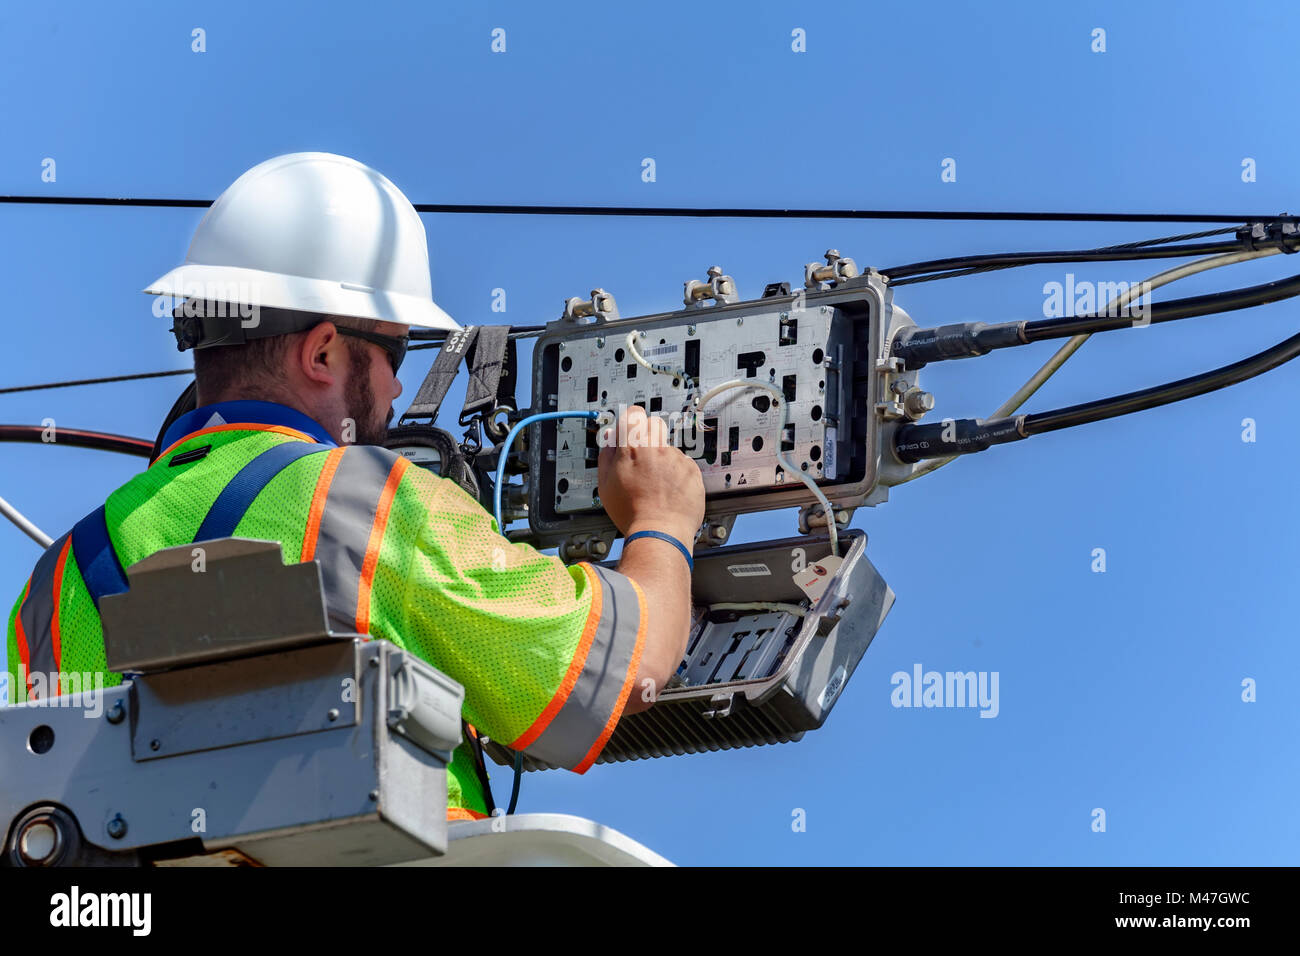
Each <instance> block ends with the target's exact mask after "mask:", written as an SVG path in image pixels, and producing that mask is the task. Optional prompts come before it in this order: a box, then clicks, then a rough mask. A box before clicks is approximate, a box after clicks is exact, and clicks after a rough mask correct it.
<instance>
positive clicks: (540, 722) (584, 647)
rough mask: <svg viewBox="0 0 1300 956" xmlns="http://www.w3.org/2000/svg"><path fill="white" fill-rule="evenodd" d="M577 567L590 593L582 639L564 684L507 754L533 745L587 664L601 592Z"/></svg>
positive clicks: (585, 569)
mask: <svg viewBox="0 0 1300 956" xmlns="http://www.w3.org/2000/svg"><path fill="white" fill-rule="evenodd" d="M578 567H580V568H582V571H583V573H584V574H585V575H586V576H587V587H588V588H589V589H590V590H591V611H590V612H588V614H587V624H586V626H585V627H583V629H582V637H581V638H580V639H579V641H578V649H577V650H576V651H574V653H573V660H571V661H570V662H569V669H568V671H567V672H565V675H564V680H562V681H561V682H560V687H559V690H557V691H556V692H555V696H554V697H552V698H551V702H550V703H549V704H547V705H546V707H545V708H544V709H543V710H542V712H541V713H540V714H538V715H537V719H536V720H534V721H533V725H532V726H531V727H529V728H528V729H527V730H525V731H524V732H523V733H522V734H520V736H519V738H518V739H517V740H516V741H515V742H514V743H512V744H511V745H510V749H511V750H524V749H526V748H527V747H529V746H530V745H531V744H533V743H534V742H536V740H537V738H538V737H540V736H541V735H542V731H544V730H545V729H546V727H547V725H549V724H550V722H551V721H552V720H554V719H555V715H556V714H558V713H559V712H560V710H561V708H563V707H564V704H565V702H566V701H568V699H569V694H571V693H572V692H573V688H574V687H575V686H577V683H578V677H579V676H581V674H582V669H583V667H585V666H586V664H587V654H588V653H589V652H590V651H591V641H592V638H594V637H595V636H596V625H597V624H599V623H600V613H601V602H602V597H601V592H602V591H603V590H604V585H602V584H601V583H600V579H599V578H597V577H596V572H595V571H593V570H591V566H590V565H588V564H587V563H586V562H585V561H584V562H582V563H580V564H579V565H578Z"/></svg>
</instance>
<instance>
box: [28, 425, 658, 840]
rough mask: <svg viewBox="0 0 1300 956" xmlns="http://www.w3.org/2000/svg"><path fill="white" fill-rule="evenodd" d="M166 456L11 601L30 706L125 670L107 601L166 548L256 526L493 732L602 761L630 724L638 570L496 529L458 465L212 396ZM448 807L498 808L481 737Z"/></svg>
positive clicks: (459, 764) (332, 608)
mask: <svg viewBox="0 0 1300 956" xmlns="http://www.w3.org/2000/svg"><path fill="white" fill-rule="evenodd" d="M165 442H170V444H169V445H168V446H167V447H166V449H165V450H164V451H163V453H162V454H161V455H160V456H159V458H158V459H157V461H155V462H154V463H153V464H152V465H151V466H150V467H149V469H148V470H147V471H145V472H143V473H142V474H140V475H137V476H136V477H135V478H133V479H131V481H129V482H127V483H126V484H125V485H123V486H122V487H121V488H119V489H117V490H116V491H115V492H113V493H112V494H111V495H109V497H108V500H107V501H106V502H105V504H104V506H103V507H102V508H100V509H97V510H96V511H95V512H93V513H92V514H90V515H88V516H87V517H86V518H85V519H83V520H82V521H81V522H78V524H77V525H76V526H75V527H74V528H73V529H72V530H71V531H69V532H67V533H66V534H64V535H62V536H61V537H60V538H58V539H57V540H56V541H55V542H54V543H53V544H52V545H51V546H50V547H49V548H48V549H47V550H46V552H45V554H44V555H43V556H42V557H41V559H40V560H39V561H38V562H37V564H36V568H35V569H34V570H33V572H32V575H31V577H30V578H29V579H28V581H27V583H26V585H24V587H23V589H22V593H21V594H20V595H19V597H18V601H17V603H15V605H14V607H13V611H12V612H11V613H10V615H9V627H8V634H7V644H6V650H7V662H8V664H7V677H8V686H9V698H10V702H11V703H18V702H21V701H23V700H27V699H28V698H29V697H30V698H38V697H45V696H52V695H55V694H58V693H60V692H66V691H67V690H68V688H69V687H70V686H73V685H72V684H71V681H72V680H73V678H72V676H71V675H74V674H75V675H78V676H77V679H83V678H82V675H89V674H95V673H100V674H102V675H103V680H104V683H105V685H106V686H114V685H116V684H118V683H120V682H121V679H122V677H121V675H120V674H116V673H113V672H111V671H109V670H108V669H107V665H106V663H105V656H104V642H103V632H102V629H101V626H100V620H99V612H98V610H97V608H98V600H99V598H100V597H101V596H103V595H104V594H108V593H116V592H119V591H122V590H125V587H126V583H125V577H124V575H123V571H122V569H123V568H129V567H130V566H131V565H133V564H135V563H136V562H137V561H140V560H142V559H143V558H145V557H148V556H149V555H150V554H152V553H154V552H155V551H158V550H160V549H162V548H168V547H175V546H177V545H181V544H187V543H190V542H193V541H196V540H211V539H212V538H216V537H225V536H228V535H232V534H233V535H234V536H237V537H246V538H259V539H263V540H274V541H279V542H280V543H281V547H282V549H283V553H284V560H285V562H286V563H296V562H299V561H310V560H316V561H318V562H319V563H320V565H321V577H322V581H323V583H324V586H325V602H326V607H327V609H328V611H329V620H330V627H331V628H332V629H333V630H334V631H336V632H355V633H358V634H362V635H368V636H370V637H373V638H384V639H386V640H390V641H393V642H394V643H395V644H397V645H398V646H400V647H402V648H403V649H404V650H407V651H409V652H411V653H413V654H416V655H417V656H419V657H421V658H423V659H424V660H426V661H428V662H429V663H430V664H432V665H433V666H434V667H437V668H438V669H439V670H441V671H443V672H444V673H446V674H447V675H449V676H450V677H452V678H453V679H454V680H456V681H459V682H460V683H461V684H462V685H464V687H465V709H464V716H465V718H466V720H467V721H468V722H469V723H470V725H471V726H472V728H473V729H474V731H475V732H476V733H478V734H481V735H486V736H491V737H492V738H493V739H495V740H498V741H500V742H501V743H503V744H506V745H507V746H509V747H511V748H512V749H515V750H523V751H525V752H526V753H527V754H529V755H530V756H532V757H536V758H538V759H540V760H544V761H546V762H547V763H551V764H554V765H556V766H561V767H567V768H569V769H572V770H574V771H576V772H578V773H584V772H586V770H587V769H588V768H589V767H590V766H591V765H592V764H593V763H594V762H595V760H596V758H597V757H598V756H599V755H600V751H601V749H602V748H603V747H604V746H605V743H606V741H607V740H608V739H609V737H610V735H611V734H612V733H613V731H614V727H615V725H616V723H617V722H618V718H619V716H620V715H621V714H622V711H623V707H624V705H625V704H626V703H627V699H628V695H629V693H630V691H631V688H632V683H633V679H634V677H635V675H636V671H637V665H638V663H639V661H640V657H641V650H642V645H643V643H644V639H645V618H646V609H645V602H644V596H643V595H642V593H641V591H640V589H639V588H638V587H637V586H636V584H635V583H634V582H632V581H631V580H630V579H628V578H626V577H624V576H623V575H620V574H618V573H617V572H614V571H610V570H608V569H605V568H600V567H595V566H592V565H589V564H578V565H574V566H572V567H566V566H564V565H563V564H562V563H561V562H560V561H559V560H558V559H557V558H554V557H551V556H548V555H544V554H541V553H540V552H538V551H536V550H534V549H533V548H531V547H529V546H528V545H523V544H513V543H511V542H510V541H508V540H506V539H505V538H504V537H502V536H501V535H500V534H498V533H497V531H498V529H497V527H496V523H495V521H494V520H493V519H492V517H491V516H490V515H489V514H488V513H487V512H486V511H485V510H484V509H483V508H482V507H481V506H480V505H479V503H478V502H477V501H475V500H474V499H473V498H472V497H470V496H469V495H468V494H466V493H465V492H464V491H463V490H462V489H461V488H460V487H459V486H458V485H456V484H455V483H454V482H450V481H446V480H444V479H442V478H439V477H437V476H435V475H433V474H431V473H429V472H427V471H425V470H424V469H422V468H420V467H418V466H414V465H412V464H411V463H410V462H409V461H408V460H407V459H405V458H403V457H401V456H400V455H398V454H396V453H395V452H391V451H388V450H387V449H383V448H378V447H374V446H368V445H356V446H344V447H339V446H336V445H335V444H334V442H333V440H332V439H331V438H330V437H329V435H328V433H327V432H326V431H325V430H324V429H323V428H322V427H321V426H320V425H319V424H318V423H316V422H314V421H312V420H311V419H310V418H308V417H307V416H305V415H302V414H301V413H299V412H297V411H295V410H293V409H290V408H286V407H285V406H281V405H274V404H271V403H266V402H253V401H239V402H225V403H221V404H220V405H210V406H207V407H206V408H200V409H197V410H196V411H194V412H190V413H189V414H188V415H185V416H183V417H182V418H181V419H180V420H179V421H178V422H177V423H176V424H175V425H173V426H172V428H171V429H169V431H168V434H167V437H166V439H165ZM447 790H448V816H449V818H451V819H454V820H458V819H473V818H479V817H482V816H485V815H486V813H487V809H488V808H487V804H486V800H485V796H484V793H483V788H482V786H481V784H480V780H479V776H478V773H477V771H476V769H475V761H474V757H473V754H472V752H471V750H470V748H469V746H468V743H467V742H466V743H462V744H461V746H460V747H458V748H457V749H456V752H455V754H454V756H453V759H452V762H451V764H450V766H449V767H448V775H447Z"/></svg>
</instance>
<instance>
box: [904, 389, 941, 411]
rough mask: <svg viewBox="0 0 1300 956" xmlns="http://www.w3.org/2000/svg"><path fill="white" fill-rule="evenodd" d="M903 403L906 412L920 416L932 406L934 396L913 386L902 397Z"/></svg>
mask: <svg viewBox="0 0 1300 956" xmlns="http://www.w3.org/2000/svg"><path fill="white" fill-rule="evenodd" d="M903 404H904V407H905V408H906V409H907V411H908V414H910V415H913V416H915V417H917V418H920V417H921V416H922V415H924V414H925V413H926V412H928V411H930V410H932V409H933V408H934V396H933V395H931V394H930V393H929V392H923V391H921V390H920V389H918V388H914V389H911V390H910V391H909V392H908V393H907V395H906V396H905V397H904V400H903Z"/></svg>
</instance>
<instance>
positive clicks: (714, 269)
mask: <svg viewBox="0 0 1300 956" xmlns="http://www.w3.org/2000/svg"><path fill="white" fill-rule="evenodd" d="M720 275H722V266H709V269H708V276H709V278H710V279H716V278H717V277H718V276H720Z"/></svg>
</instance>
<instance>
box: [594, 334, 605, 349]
mask: <svg viewBox="0 0 1300 956" xmlns="http://www.w3.org/2000/svg"><path fill="white" fill-rule="evenodd" d="M604 347H605V337H604V336H603V335H602V336H599V337H598V338H597V339H596V348H598V349H603V348H604Z"/></svg>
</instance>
